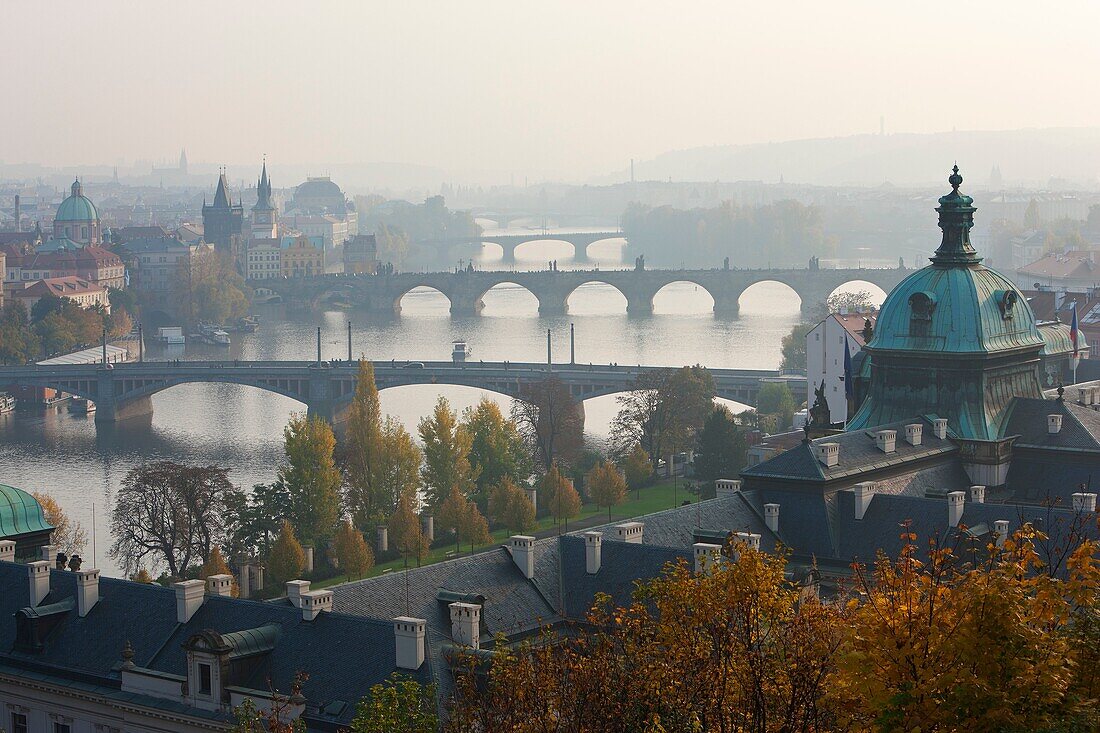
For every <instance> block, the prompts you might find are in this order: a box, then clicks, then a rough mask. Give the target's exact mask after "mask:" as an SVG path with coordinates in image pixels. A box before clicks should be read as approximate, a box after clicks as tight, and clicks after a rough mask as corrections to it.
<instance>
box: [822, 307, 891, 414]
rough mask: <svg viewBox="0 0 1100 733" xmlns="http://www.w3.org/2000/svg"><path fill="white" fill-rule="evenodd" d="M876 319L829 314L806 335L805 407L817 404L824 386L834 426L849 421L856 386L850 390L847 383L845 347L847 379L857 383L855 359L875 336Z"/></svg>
mask: <svg viewBox="0 0 1100 733" xmlns="http://www.w3.org/2000/svg"><path fill="white" fill-rule="evenodd" d="M876 318H877V315H876V314H875V313H848V312H843V313H830V314H829V315H828V316H826V318H825V319H824V320H823V321H821V322H820V323H818V324H817V325H816V326H814V327H813V328H812V329H811V330H810V331H809V332H808V333H807V334H806V405H807V406H812V405H813V404H814V400H815V395H816V393H817V391H818V390H820V389H822V387H823V388H824V390H825V393H824V394H825V399H826V401H827V403H828V406H829V423H830V424H831V425H837V424H843V423H844V422H845V421H847V419H848V414H849V411H850V409H851V407H852V405H851V403H852V402H853V401H854V398H855V392H854V384H853V385H852V386H851V388H849V385H847V381H846V374H845V366H844V359H845V354H844V349H845V346H847V349H848V371H849V372H850V374H848V375H847V376H848V377H849V378H852V379H853V381H854V377H855V376H856V371H855V366H854V364H855V363H856V356H857V355H858V354H859V353H860V352H861V351H862V350H863V345H864V344H865V343H866V341H867V339H868V338H870V337H871V335H872V334H873V333H874V329H875V326H874V324H875V319H876ZM849 395H850V397H849Z"/></svg>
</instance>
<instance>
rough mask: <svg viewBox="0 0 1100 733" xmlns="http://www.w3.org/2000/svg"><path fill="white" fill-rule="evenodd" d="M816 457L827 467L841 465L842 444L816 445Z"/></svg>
mask: <svg viewBox="0 0 1100 733" xmlns="http://www.w3.org/2000/svg"><path fill="white" fill-rule="evenodd" d="M814 455H815V456H816V457H817V460H818V461H820V463H821V465H823V466H825V467H827V468H828V467H831V466H837V465H839V464H840V443H814Z"/></svg>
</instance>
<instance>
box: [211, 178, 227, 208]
mask: <svg viewBox="0 0 1100 733" xmlns="http://www.w3.org/2000/svg"><path fill="white" fill-rule="evenodd" d="M214 206H215V207H216V208H220V209H228V208H229V206H230V204H229V181H228V180H227V179H226V177H225V169H224V168H223V169H222V172H221V175H219V176H218V190H217V191H215V192H214Z"/></svg>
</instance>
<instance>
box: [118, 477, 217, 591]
mask: <svg viewBox="0 0 1100 733" xmlns="http://www.w3.org/2000/svg"><path fill="white" fill-rule="evenodd" d="M232 490H233V485H232V484H231V483H230V482H229V478H228V476H227V474H226V471H225V469H223V468H218V467H217V466H185V465H182V464H179V463H173V462H172V461H158V462H156V463H147V464H145V465H142V466H136V467H134V468H132V469H130V471H129V472H128V473H127V474H126V477H125V478H124V479H123V480H122V487H121V488H120V489H119V491H118V495H117V496H116V498H115V506H114V508H113V509H112V510H111V534H113V535H114V538H115V540H114V543H113V544H112V546H111V549H110V550H109V551H108V554H109V556H110V557H112V558H114V559H115V560H117V561H118V562H119V564H120V565H121V567H122V569H123V570H124V571H125V572H127V573H134V572H136V571H137V570H138V568H140V567H141V566H143V565H144V564H146V563H150V564H152V565H153V566H154V567H156V566H158V565H160V564H162V563H163V564H164V565H166V566H167V567H168V572H169V574H170V575H172V576H173V577H180V576H181V575H182V574H183V572H184V571H186V570H187V569H188V568H189V567H191V565H192V563H193V562H196V561H197V562H199V563H202V562H205V561H206V559H207V558H209V556H210V553H211V551H212V550H213V548H214V547H215V545H218V544H221V542H222V540H223V539H224V537H225V535H226V525H225V518H226V515H227V511H226V498H227V497H228V496H229V494H230V492H232Z"/></svg>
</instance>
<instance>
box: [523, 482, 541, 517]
mask: <svg viewBox="0 0 1100 733" xmlns="http://www.w3.org/2000/svg"><path fill="white" fill-rule="evenodd" d="M523 493H525V494H527V501H529V502H531V506H532V507H534V509H535V512H536V513H537V512H538V510H539V490H538V489H537V488H535V487H534V486H525V487H524V489H523Z"/></svg>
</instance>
